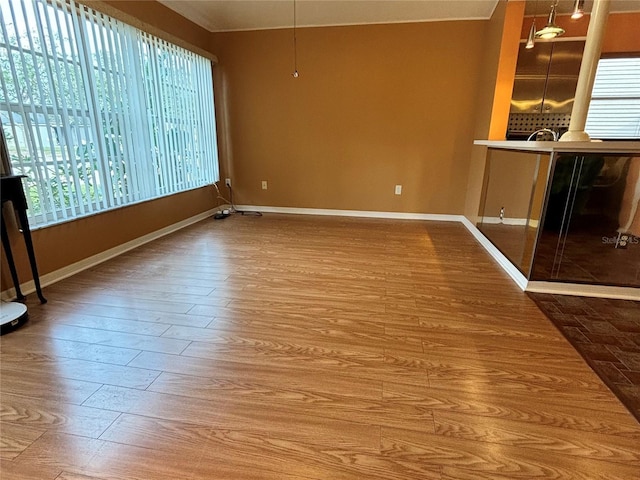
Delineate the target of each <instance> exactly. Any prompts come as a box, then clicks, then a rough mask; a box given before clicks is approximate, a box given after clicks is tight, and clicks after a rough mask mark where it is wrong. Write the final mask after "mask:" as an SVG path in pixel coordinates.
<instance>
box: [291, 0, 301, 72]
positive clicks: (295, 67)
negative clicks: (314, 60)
mask: <svg viewBox="0 0 640 480" xmlns="http://www.w3.org/2000/svg"><path fill="white" fill-rule="evenodd" d="M297 40H298V39H297V38H296V0H293V73H292V74H291V76H292V77H293V78H298V77H299V76H300V74H299V73H298V41H297Z"/></svg>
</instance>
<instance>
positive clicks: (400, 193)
mask: <svg viewBox="0 0 640 480" xmlns="http://www.w3.org/2000/svg"><path fill="white" fill-rule="evenodd" d="M396 195H402V185H396Z"/></svg>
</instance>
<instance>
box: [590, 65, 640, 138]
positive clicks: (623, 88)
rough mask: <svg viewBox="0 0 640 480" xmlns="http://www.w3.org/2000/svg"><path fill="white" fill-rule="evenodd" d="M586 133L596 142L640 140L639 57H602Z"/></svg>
mask: <svg viewBox="0 0 640 480" xmlns="http://www.w3.org/2000/svg"><path fill="white" fill-rule="evenodd" d="M585 130H586V132H587V133H588V134H589V135H590V136H591V137H592V138H599V139H608V140H613V139H640V57H635V58H632V57H625V58H602V59H600V62H599V63H598V70H597V72H596V80H595V83H594V86H593V93H592V97H591V104H590V105H589V114H588V115H587V124H586V127H585Z"/></svg>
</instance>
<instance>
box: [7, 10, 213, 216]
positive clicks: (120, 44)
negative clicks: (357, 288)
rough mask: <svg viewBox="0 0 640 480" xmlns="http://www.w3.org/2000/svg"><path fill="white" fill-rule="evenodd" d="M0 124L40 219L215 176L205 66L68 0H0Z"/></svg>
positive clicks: (188, 185)
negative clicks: (2, 0)
mask: <svg viewBox="0 0 640 480" xmlns="http://www.w3.org/2000/svg"><path fill="white" fill-rule="evenodd" d="M0 22H1V23H2V33H0V66H1V67H2V73H1V75H0V119H1V120H2V128H3V130H4V133H5V136H6V139H7V145H8V150H9V154H10V160H11V166H12V169H13V173H14V174H21V175H26V176H27V179H26V187H27V188H26V193H27V202H28V203H29V210H28V213H29V216H30V220H31V221H32V222H33V225H48V224H52V223H57V222H61V221H65V220H68V219H72V218H76V217H79V216H83V215H89V214H93V213H96V212H99V211H103V210H106V209H111V208H116V207H119V206H123V205H128V204H131V203H135V202H140V201H144V200H148V199H152V198H156V197H160V196H164V195H170V194H173V193H176V192H181V191H185V190H189V189H193V188H197V187H200V186H203V185H207V184H211V183H213V182H214V181H217V180H218V158H217V157H218V155H217V145H216V122H215V114H214V110H215V108H214V92H213V76H212V66H211V62H210V61H209V60H208V59H206V58H204V57H202V56H199V55H197V54H195V53H193V52H190V51H188V50H186V49H184V48H181V47H178V46H176V45H173V44H171V43H169V42H167V41H164V40H161V39H159V38H157V37H155V36H153V35H150V34H148V33H145V32H142V31H140V30H138V29H136V28H134V27H131V26H129V25H127V24H125V23H123V22H120V21H118V20H115V19H113V18H111V17H109V16H107V15H104V14H102V13H99V12H96V11H94V10H92V9H90V8H87V7H85V6H82V5H79V4H77V3H75V2H74V1H73V0H68V1H59V2H55V1H54V2H51V1H48V0H12V1H10V2H0Z"/></svg>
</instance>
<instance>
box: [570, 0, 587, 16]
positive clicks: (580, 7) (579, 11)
mask: <svg viewBox="0 0 640 480" xmlns="http://www.w3.org/2000/svg"><path fill="white" fill-rule="evenodd" d="M583 15H584V0H576V1H575V3H574V4H573V12H572V13H571V18H572V19H573V20H578V19H579V18H582V16H583Z"/></svg>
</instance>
